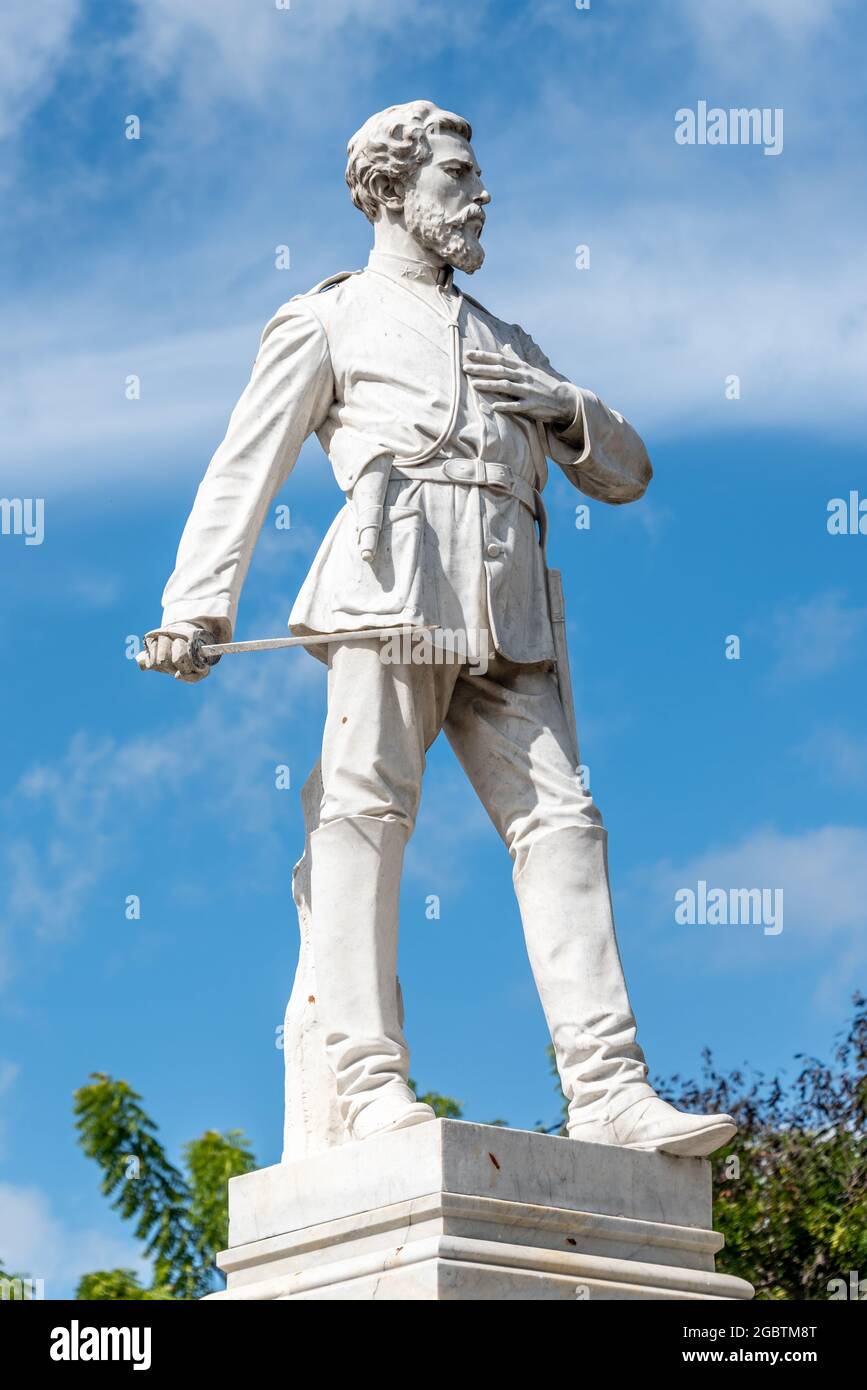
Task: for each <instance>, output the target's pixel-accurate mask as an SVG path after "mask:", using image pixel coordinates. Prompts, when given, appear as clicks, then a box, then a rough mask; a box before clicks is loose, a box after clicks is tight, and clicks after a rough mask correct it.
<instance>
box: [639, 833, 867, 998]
mask: <svg viewBox="0 0 867 1390" xmlns="http://www.w3.org/2000/svg"><path fill="white" fill-rule="evenodd" d="M699 880H704V882H705V883H706V884H707V885H708V888H709V889H710V888H722V889H724V890H730V889H743V888H746V889H749V888H768V889H778V888H780V889H782V890H783V904H784V906H783V930H782V932H781V933H780V934H779V935H778V936H771V935H765V934H764V931H763V928H762V926H761V925H734V926H733V925H729V926H714V925H694V926H691V925H680V924H677V923H676V922H675V919H674V911H675V893H676V892H677V891H678V890H679V889H682V888H692V889H695V887H696V885H697V883H698V881H699ZM636 884H637V885H638V887H639V901H641V902H643V904H645V906H646V905H647V904H655V915H656V920H657V924H658V926H660V927H664V929H665V932H666V936H667V937H668V940H669V943H670V945H671V948H672V950H675V949H676V950H682V949H687V948H688V949H689V950H690V959H691V960H692V961H693V963H694V964H695V966H696V967H697V968H698V967H700V964H701V963H703V964H704V966H705V967H706V968H707V969H709V970H711V971H716V970H731V971H744V970H748V971H750V972H758V973H761V972H762V971H767V972H769V973H771V974H772V975H774V976H775V977H776V978H777V980H779V979H780V977H781V972H782V971H783V970H784V969H785V968H786V967H788V966H790V965H793V964H794V963H795V962H796V961H798V962H802V961H803V960H804V959H805V958H806V959H813V960H814V961H815V969H816V998H817V1000H819V1001H821V1002H828V1001H829V1000H830V999H831V998H832V996H835V995H836V996H838V997H839V996H845V993H846V992H848V991H851V988H852V987H853V986H856V985H858V984H859V983H863V971H864V967H865V965H867V930H865V928H867V829H865V828H864V827H862V826H845V825H827V826H823V827H821V828H819V829H814V830H804V831H796V832H792V833H789V834H787V833H785V832H783V831H779V830H777V829H775V828H773V827H767V828H763V829H760V830H756V831H753V832H751V833H750V834H748V835H745V836H744V838H743V839H742V840H740V841H739V842H738V843H736V844H733V845H729V846H712V847H710V848H709V849H707V850H705V851H703V852H702V853H700V854H696V855H693V856H692V857H690V858H689V859H685V860H683V861H682V862H679V863H673V862H670V861H666V862H664V863H661V864H658V865H657V866H656V867H655V868H654V869H652V870H651V871H650V872H649V873H646V874H641V875H638V876H637V878H636ZM651 910H653V909H651Z"/></svg>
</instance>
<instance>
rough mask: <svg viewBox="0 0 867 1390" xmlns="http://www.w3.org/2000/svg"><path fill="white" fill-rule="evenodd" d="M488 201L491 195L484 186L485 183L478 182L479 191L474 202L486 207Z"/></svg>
mask: <svg viewBox="0 0 867 1390" xmlns="http://www.w3.org/2000/svg"><path fill="white" fill-rule="evenodd" d="M490 201H491V195H490V193H489V192H488V190H487V189H486V188H485V185H484V184H483V183H481V184H479V191H478V193H477V194H476V202H477V203H481V205H482V207H486V206H487V204H488V203H489V202H490Z"/></svg>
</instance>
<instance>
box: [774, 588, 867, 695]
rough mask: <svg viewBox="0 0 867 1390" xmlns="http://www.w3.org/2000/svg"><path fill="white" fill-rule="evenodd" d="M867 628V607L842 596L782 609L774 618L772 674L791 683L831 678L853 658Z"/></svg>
mask: <svg viewBox="0 0 867 1390" xmlns="http://www.w3.org/2000/svg"><path fill="white" fill-rule="evenodd" d="M865 629H867V607H857V606H856V605H854V604H851V603H849V602H848V600H847V598H846V596H845V595H844V594H842V593H837V592H833V591H832V592H828V593H823V594H816V595H815V596H814V597H812V598H809V599H806V600H805V601H804V602H803V603H797V604H792V605H789V604H787V605H785V606H780V607H779V608H777V610H776V611H775V612H774V613H773V614H772V615H771V618H770V641H771V647H772V651H773V653H774V664H773V668H772V675H773V676H774V677H776V678H778V679H780V680H787V681H790V680H809V679H812V678H816V677H819V676H825V675H828V674H829V673H830V672H831V671H835V670H837V669H838V668H839V667H841V666H843V665H844V664H845V663H846V662H847V661H850V660H851V659H852V657H853V655H854V653H855V651H856V650H857V648H858V642H859V638H860V637H861V634H862V633H863V632H864V631H865Z"/></svg>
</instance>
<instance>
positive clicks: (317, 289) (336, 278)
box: [292, 270, 361, 299]
mask: <svg viewBox="0 0 867 1390" xmlns="http://www.w3.org/2000/svg"><path fill="white" fill-rule="evenodd" d="M360 274H361V271H360V270H338V272H337V274H336V275H329V276H328V278H327V279H326V280H320V281H319V284H318V285H314V286H313V288H312V290H305V291H304V293H303V294H293V296H292V298H293V299H309V297H310V295H311V294H322V293H323V291H325V290H330V289H332V288H333V287H334V286H335V285H339V284H342V282H343V281H344V280H348V279H349V278H350V276H352V275H360Z"/></svg>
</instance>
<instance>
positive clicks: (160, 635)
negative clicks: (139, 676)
mask: <svg viewBox="0 0 867 1390" xmlns="http://www.w3.org/2000/svg"><path fill="white" fill-rule="evenodd" d="M197 637H198V638H200V639H201V640H202V641H203V642H206V643H207V642H214V641H216V638H215V637H214V635H213V633H211V632H209V631H208V630H207V628H203V627H199V626H198V624H196V623H174V624H173V626H172V627H170V628H155V629H154V631H153V632H148V633H146V634H145V639H144V649H143V650H142V651H140V652H139V654H138V656H137V657H136V660H137V661H138V664H139V667H140V669H141V670H142V671H162V672H163V673H164V674H165V675H167V676H174V678H175V680H179V681H186V682H187V683H188V684H190V685H192V684H195V682H196V681H200V680H204V678H205V676H207V675H210V671H211V665H210V664H209V663H207V662H205V661H204V659H203V658H202V657H199V659H198V660H195V659H194V656H193V652H192V643H193V639H194V638H197ZM217 661H219V657H217Z"/></svg>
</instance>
